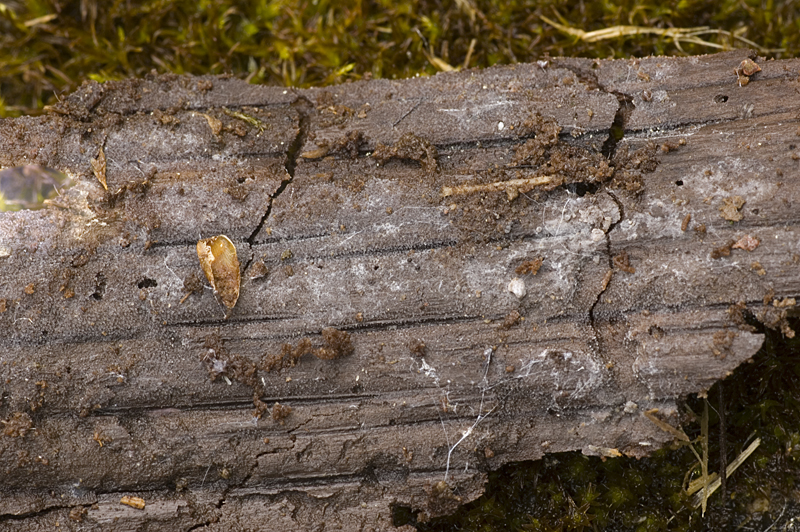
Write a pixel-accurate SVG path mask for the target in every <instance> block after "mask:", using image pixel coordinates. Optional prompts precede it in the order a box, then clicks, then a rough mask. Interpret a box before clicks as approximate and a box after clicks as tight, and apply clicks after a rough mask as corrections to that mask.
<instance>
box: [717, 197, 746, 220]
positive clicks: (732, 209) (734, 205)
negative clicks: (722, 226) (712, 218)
mask: <svg viewBox="0 0 800 532" xmlns="http://www.w3.org/2000/svg"><path fill="white" fill-rule="evenodd" d="M745 203H746V201H745V200H744V198H742V197H741V196H731V197H728V198H722V206H721V207H720V208H719V212H721V213H722V217H723V218H725V219H726V220H728V221H729V222H738V221H739V220H741V219H742V213H741V212H740V209H741V208H742V207H743V206H744V204H745Z"/></svg>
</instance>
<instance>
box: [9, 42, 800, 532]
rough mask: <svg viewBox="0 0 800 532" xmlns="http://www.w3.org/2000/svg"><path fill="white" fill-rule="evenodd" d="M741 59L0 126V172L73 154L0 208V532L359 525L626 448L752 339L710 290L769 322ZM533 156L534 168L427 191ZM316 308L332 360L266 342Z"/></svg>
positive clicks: (68, 107)
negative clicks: (37, 197) (463, 189)
mask: <svg viewBox="0 0 800 532" xmlns="http://www.w3.org/2000/svg"><path fill="white" fill-rule="evenodd" d="M745 57H755V56H754V55H751V54H750V53H749V52H747V51H737V52H731V53H725V54H719V55H712V56H704V57H691V58H648V59H640V60H632V61H592V60H588V59H587V60H584V59H555V60H552V61H551V62H550V63H549V64H547V65H515V66H510V67H500V68H492V69H488V70H485V71H470V72H464V73H454V74H440V75H438V76H435V77H432V78H426V79H412V80H405V81H386V80H376V81H371V82H366V83H355V84H351V85H343V86H338V87H331V88H324V89H313V90H303V91H301V90H284V89H279V88H272V87H260V86H251V85H247V84H244V83H243V82H241V81H238V80H235V79H222V78H184V77H174V76H165V77H158V78H153V79H144V80H136V81H126V82H119V83H109V84H106V85H98V84H94V83H92V84H87V85H85V86H84V87H83V88H81V89H80V90H79V91H78V92H77V93H76V94H73V95H71V96H70V97H68V98H66V99H65V100H64V102H62V103H61V104H60V105H59V106H58V108H57V109H56V110H55V111H54V112H52V113H51V114H50V115H49V116H46V117H39V118H20V119H15V120H5V121H0V145H1V146H2V147H3V149H2V150H0V166H2V167H9V166H16V165H23V164H33V163H36V164H43V165H47V166H50V167H54V168H58V169H61V170H63V171H65V172H67V173H69V174H70V175H72V176H73V177H75V178H76V179H77V185H75V186H74V187H73V188H72V189H70V190H69V191H68V192H67V193H66V194H65V195H64V196H62V197H60V198H58V199H57V200H55V201H54V205H53V206H51V207H50V208H48V209H47V210H44V211H38V212H33V211H25V212H20V213H5V214H0V275H1V276H2V282H0V308H2V309H3V310H2V312H0V325H1V326H2V330H3V335H2V338H0V343H1V344H2V355H0V356H1V357H2V362H1V363H0V377H1V378H2V385H1V386H2V402H0V419H2V420H3V423H4V426H3V427H2V429H3V431H4V433H3V434H0V475H1V477H0V479H1V482H0V489H1V490H2V497H0V529H2V530H22V529H24V530H37V529H42V530H44V529H47V530H50V529H52V527H53V526H54V525H55V523H56V522H57V523H59V525H60V526H61V527H67V528H72V529H79V530H94V529H107V528H113V529H114V530H143V529H145V528H146V529H147V530H188V529H197V528H201V529H204V530H231V529H237V530H262V529H264V527H265V526H267V525H269V528H270V529H276V528H279V527H283V529H285V530H322V529H323V528H324V529H325V530H329V529H339V530H386V529H390V528H392V526H393V520H392V511H393V508H394V507H395V506H407V507H411V508H412V509H414V510H419V511H420V514H419V518H425V516H433V515H439V514H442V513H447V512H451V511H453V510H454V509H455V508H456V507H457V506H458V505H459V504H462V503H464V502H467V501H469V500H472V499H474V498H475V497H477V496H479V495H480V494H481V492H482V489H483V482H484V480H485V478H486V472H487V471H489V470H491V469H494V468H497V467H499V466H501V465H502V464H504V463H507V462H510V461H519V460H531V459H538V458H540V457H541V456H543V454H544V453H547V452H560V451H567V450H575V449H580V450H582V451H583V452H584V453H587V454H603V453H606V454H609V453H610V454H613V452H614V451H613V450H618V451H619V452H621V453H626V454H629V455H634V456H642V455H645V454H647V453H649V452H651V451H653V450H654V449H657V448H658V447H660V446H661V445H663V444H664V443H665V442H666V441H667V440H668V439H669V436H668V435H667V434H665V433H662V432H660V431H659V429H657V428H656V427H655V426H654V425H653V424H652V423H651V422H650V421H648V420H647V419H646V418H645V417H644V416H643V415H642V412H643V411H646V410H648V409H651V408H658V409H659V415H661V416H662V417H663V419H665V420H666V421H668V422H673V423H674V422H677V420H676V417H675V413H676V401H678V400H679V399H680V398H681V397H683V396H685V395H687V394H690V393H696V392H701V391H703V390H706V389H708V388H709V387H710V386H711V385H712V384H713V383H714V382H715V381H716V380H717V379H719V378H721V377H723V376H725V375H726V374H727V373H728V372H730V371H731V370H732V369H733V368H734V367H736V366H737V365H739V364H740V363H742V362H743V361H745V360H747V359H748V358H749V357H750V356H752V355H753V354H754V353H755V352H756V350H757V349H758V347H759V346H760V344H761V341H762V336H761V335H759V334H754V333H752V332H750V329H748V327H747V326H746V324H744V321H743V315H744V314H747V313H751V314H752V315H754V316H755V317H756V318H758V319H760V320H761V321H763V322H764V323H766V324H768V325H769V326H771V327H781V326H783V327H784V329H785V332H787V333H789V330H788V329H786V325H785V320H783V321H782V318H783V317H785V315H786V312H791V311H792V307H791V301H785V298H788V297H796V296H798V295H800V275H798V262H800V228H798V220H799V219H800V215H799V214H798V212H800V211H798V206H797V201H798V198H800V179H798V177H800V162H799V161H798V153H800V151H799V150H798V149H797V144H799V143H800V136H798V135H800V130H799V129H798V127H799V126H800V124H799V122H800V120H798V109H800V96H799V95H798V90H799V89H800V82H798V73H799V72H800V61H798V60H788V61H763V60H760V61H758V62H759V63H760V65H761V68H762V71H761V72H760V73H758V74H756V75H755V76H754V77H753V78H752V80H751V81H750V83H749V84H748V85H746V86H744V87H740V86H738V84H737V80H736V76H735V75H734V74H733V69H734V67H736V66H737V65H738V64H739V62H740V61H741V60H742V59H744V58H745ZM226 110H227V111H226ZM233 111H240V112H243V113H245V114H246V115H248V116H250V117H255V118H257V119H258V120H259V121H260V125H258V124H256V123H255V122H253V121H247V120H242V119H240V118H237V117H236V116H234V115H233ZM539 114H540V115H541V116H542V117H544V119H542V118H540V117H539V116H538V115H539ZM551 120H552V121H555V123H557V124H558V126H560V131H561V134H560V136H558V137H554V136H552V133H553V129H552V128H553V123H552V122H551ZM614 125H615V127H616V128H619V130H620V132H624V136H623V137H622V138H621V139H618V140H617V141H616V142H615V139H614V138H611V139H610V138H609V134H610V132H611V131H612V129H613V128H612V126H614ZM548 132H549V133H550V137H549V138H550V140H549V141H547V138H548ZM409 133H410V134H412V135H413V136H407V134H409ZM404 135H406V136H405V137H404ZM534 137H536V138H537V139H538V141H534V144H535V143H536V142H538V143H539V144H538V145H533V146H532V145H531V144H530V143H529V144H527V145H526V144H525V143H526V141H528V140H529V139H532V138H534ZM683 141H685V143H684V142H683ZM548 142H549V143H548ZM404 143H405V144H407V145H408V149H407V150H406V152H404V153H399V154H398V155H402V156H404V157H394V158H389V157H384V156H382V155H386V154H387V150H388V149H390V147H392V146H394V147H397V146H398V145H403V144H404ZM648 143H655V144H654V145H651V146H650V147H648ZM380 145H383V146H382V147H381V146H380ZM653 146H654V148H653ZM101 147H102V150H103V153H104V156H105V158H106V171H105V176H106V179H107V185H108V192H106V191H105V190H104V189H103V187H102V186H101V184H100V183H99V181H98V180H97V179H96V177H95V175H94V174H93V171H92V164H91V159H93V158H95V159H96V158H98V156H99V153H100V150H101ZM387 147H389V148H387ZM537 148H539V149H541V153H540V155H541V157H540V158H539V159H537V158H536V157H537V155H536V153H535V151H536V149H537ZM639 148H643V149H642V150H641V151H639V152H636V154H635V156H632V157H631V156H628V157H626V156H624V154H625V153H626V151H625V150H628V152H630V153H633V152H634V151H635V150H637V149H639ZM434 149H435V153H434ZM526 150H527V151H526ZM401 151H402V150H401ZM524 153H527V154H528V155H527V156H523V154H524ZM603 153H604V154H605V156H604V155H603ZM606 156H607V157H609V158H610V159H611V161H612V162H613V163H614V164H615V165H616V168H615V172H614V177H613V179H610V180H609V179H607V178H608V177H609V176H610V171H607V170H606V169H605V165H606V163H607V162H608V159H606ZM543 161H544V164H542V165H540V164H539V163H542V162H543ZM604 172H605V173H604ZM541 175H556V176H557V177H558V178H559V179H562V180H563V182H564V183H563V184H561V185H559V186H553V187H550V188H551V190H539V189H537V188H530V187H524V186H516V187H513V188H512V187H507V189H508V190H495V191H485V192H479V193H469V194H453V195H450V196H448V197H443V190H445V188H444V187H450V188H453V187H458V186H461V185H473V184H486V183H493V182H498V181H508V180H511V179H527V178H532V177H535V176H541ZM593 180H594V181H595V182H591V181H593ZM637 183H639V184H641V189H640V190H634V189H636V188H637V186H638V185H637ZM540 188H541V187H540ZM735 196H740V197H741V198H742V199H743V200H745V202H746V203H744V205H743V206H742V207H741V208H739V209H737V208H736V207H735V206H734V207H732V209H733V211H731V210H730V208H729V210H728V212H727V214H726V216H727V217H728V218H732V217H734V218H735V217H736V216H737V213H738V214H741V216H742V219H741V220H740V221H736V222H733V221H730V220H728V219H726V218H725V217H724V216H723V212H722V211H721V210H720V207H721V206H722V205H723V202H724V201H725V200H726V199H727V200H728V201H729V202H735V200H734V199H732V198H734V197H735ZM688 215H691V220H690V221H689V222H688V223H684V220H685V219H686V217H687V216H688ZM682 225H683V227H682ZM701 226H702V227H704V231H703V230H702V227H701ZM683 229H685V230H683ZM217 234H225V235H227V236H228V237H229V238H230V239H231V240H232V241H233V242H234V243H235V244H236V246H237V249H238V254H239V259H240V260H241V262H242V270H243V271H242V285H241V294H240V297H239V301H238V303H237V305H236V307H235V308H234V309H233V311H232V312H230V316H229V317H228V318H227V319H225V313H224V312H223V310H222V307H221V306H220V305H219V304H218V302H217V301H216V300H215V297H214V295H213V293H212V291H211V290H210V288H208V287H207V286H206V287H205V288H203V289H199V290H197V289H196V288H197V286H198V283H197V282H196V280H197V279H201V278H202V271H201V269H200V265H199V263H198V259H197V254H196V251H195V243H196V242H197V240H198V239H200V238H206V237H209V236H213V235H217ZM746 235H750V236H751V237H754V238H757V239H758V241H759V243H760V244H759V245H758V246H757V247H756V248H755V249H753V250H752V251H748V250H747V249H741V248H737V247H734V248H733V249H731V246H730V244H731V242H738V241H740V240H741V239H742V237H744V236H746ZM745 243H746V242H745ZM742 247H748V246H746V245H743V246H742ZM750 247H752V246H750ZM715 250H716V252H715ZM626 254H627V262H626V259H625V256H626ZM714 257H718V258H714ZM537 258H542V259H543V261H542V263H541V268H540V269H539V270H538V273H536V274H535V275H534V273H533V272H532V271H526V268H525V264H524V263H526V261H535V260H536V259H537ZM264 266H265V267H266V270H268V273H267V274H266V275H261V274H263V273H264V270H265V268H264ZM530 266H531V265H528V268H527V269H528V270H530V269H531V267H530ZM518 268H521V269H519V271H517V270H518ZM609 272H611V273H609ZM515 278H516V279H519V280H520V281H521V282H522V283H523V284H522V285H521V286H524V288H525V295H524V296H522V297H518V296H517V295H515V294H514V293H512V292H511V291H510V290H509V283H510V282H511V281H512V280H513V279H515ZM193 279H194V280H195V281H194V282H193ZM202 284H206V283H205V279H202ZM521 286H520V285H519V283H518V284H517V290H518V291H519V289H520V287H521ZM192 288H195V289H196V290H195V291H193V292H192V291H190V290H191V289H192ZM187 295H188V297H187ZM519 295H522V294H521V293H520V294H519ZM782 302H783V304H784V305H789V306H786V307H781V306H780V305H781V304H782ZM773 303H777V304H778V305H779V306H777V307H776V306H775V304H773ZM737 305H738V306H737ZM328 327H332V328H335V329H338V330H341V331H347V332H348V333H349V334H350V335H351V339H352V346H353V352H352V353H351V354H349V355H347V356H342V357H340V358H336V359H333V360H322V359H318V358H316V357H314V356H313V355H312V354H306V355H305V356H303V357H302V358H300V359H299V360H298V361H297V363H296V365H294V366H293V367H290V365H289V364H284V366H285V367H282V368H281V367H276V363H275V361H276V356H275V355H278V354H280V353H281V349H282V346H283V345H284V344H290V345H291V346H292V347H297V346H298V345H300V346H302V345H304V344H302V339H303V338H308V339H310V341H311V345H312V347H313V348H318V347H320V346H322V345H323V343H324V341H323V339H322V336H321V332H322V330H323V329H325V328H328ZM341 347H342V346H334V348H341ZM339 350H340V351H341V350H345V351H346V349H339ZM270 369H271V371H268V370H270ZM212 377H216V378H212ZM254 395H255V396H257V398H258V399H259V401H261V402H262V403H263V404H262V403H259V402H258V401H256V402H255V403H254ZM276 402H278V403H280V404H281V405H285V406H288V407H290V408H291V412H290V413H289V414H288V415H286V416H285V417H281V416H280V415H276V416H275V417H276V418H277V419H273V417H272V416H271V415H270V413H271V412H272V410H271V409H272V407H273V404H274V403H276ZM254 404H255V405H256V406H260V407H261V408H260V412H261V413H263V415H261V416H260V417H256V416H255V415H254V414H255V410H256V408H255V406H254ZM265 405H266V406H267V407H269V408H270V410H266V409H265V408H264V406H265ZM277 413H278V412H276V414H277ZM445 480H446V483H443V482H442V481H445ZM123 495H132V496H139V497H142V498H143V499H144V500H145V501H146V506H145V508H144V510H139V509H135V508H131V507H128V506H124V505H120V503H119V501H120V498H121V497H122V496H123Z"/></svg>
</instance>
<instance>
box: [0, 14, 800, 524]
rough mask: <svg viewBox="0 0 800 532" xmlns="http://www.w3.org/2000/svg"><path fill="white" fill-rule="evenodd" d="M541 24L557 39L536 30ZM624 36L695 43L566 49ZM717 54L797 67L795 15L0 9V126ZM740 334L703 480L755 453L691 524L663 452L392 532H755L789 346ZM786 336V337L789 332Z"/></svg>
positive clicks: (784, 492)
mask: <svg viewBox="0 0 800 532" xmlns="http://www.w3.org/2000/svg"><path fill="white" fill-rule="evenodd" d="M542 16H544V17H547V19H549V20H552V21H554V22H555V23H557V24H560V25H562V26H563V27H562V28H561V29H557V28H555V27H553V26H552V25H550V24H548V23H545V22H544V21H543V19H542V18H541V17H542ZM623 25H624V26H639V27H642V28H647V29H650V30H653V29H655V30H659V29H661V30H664V29H668V28H673V29H681V30H689V29H692V28H694V30H692V31H682V32H678V33H677V35H679V37H678V38H674V37H671V36H668V35H663V34H661V35H659V34H657V33H656V34H653V33H650V34H644V33H643V34H640V35H625V34H624V32H623V31H620V30H619V29H617V30H618V31H611V32H610V33H611V36H610V37H609V38H606V39H602V40H598V41H591V40H590V39H586V38H584V39H581V38H580V36H579V31H584V32H592V31H597V30H602V29H606V28H614V27H616V26H623ZM564 27H566V28H572V29H574V30H579V31H572V32H571V33H570V32H569V31H567V30H566V29H565V28H564ZM698 28H699V29H698ZM673 35H676V33H675V32H674V31H673ZM734 47H751V48H756V49H757V50H759V53H760V54H761V55H764V56H767V57H775V58H778V59H780V58H786V57H797V56H798V52H800V5H798V2H797V1H788V0H760V1H759V0H710V1H709V0H657V1H655V0H643V1H639V0H598V1H581V0H570V1H558V0H528V1H525V0H510V1H507V2H489V1H484V0H441V1H425V0H411V1H408V0H406V1H397V2H395V1H389V0H376V1H371V2H370V1H366V0H364V1H358V0H343V1H328V0H316V1H308V2H302V1H297V0H285V1H274V2H270V1H263V0H262V1H258V0H253V1H243V0H242V1H224V0H223V1H212V0H191V1H186V0H151V1H136V0H129V1H122V0H113V1H106V2H98V1H96V0H63V1H59V0H25V1H17V2H0V117H9V116H19V115H24V114H38V113H41V112H42V109H43V107H44V106H45V105H47V104H51V103H53V102H54V101H55V100H56V99H57V98H59V95H60V94H63V93H66V92H69V91H72V90H74V89H75V88H76V87H77V86H79V85H80V84H81V83H82V82H83V81H84V80H87V79H94V80H97V81H106V80H112V79H123V78H127V77H135V76H142V75H144V74H146V73H148V72H150V71H152V70H155V71H158V72H161V73H163V72H174V73H179V74H182V73H192V74H208V73H211V74H221V73H227V72H232V73H233V74H234V75H236V76H240V77H242V78H245V79H247V80H248V81H249V82H251V83H264V84H272V85H284V86H297V87H308V86H313V85H329V84H334V83H343V82H347V81H352V80H358V79H368V78H370V77H372V78H377V77H388V78H403V77H410V76H415V75H432V74H434V73H436V72H437V71H441V70H449V69H459V68H475V67H481V68H482V67H487V66H490V65H495V64H508V63H514V62H530V61H535V60H538V59H542V58H545V57H548V56H553V57H555V56H583V57H599V58H627V57H633V56H639V57H641V56H647V55H693V54H703V53H713V52H715V51H718V50H721V49H730V48H734ZM732 75H733V74H732ZM753 323H754V325H756V326H757V327H758V328H759V329H760V330H761V331H762V332H766V334H767V341H766V342H765V345H764V348H762V350H761V351H760V352H759V354H758V355H757V356H756V357H755V358H754V360H753V362H752V363H751V364H748V365H745V366H744V367H742V368H739V369H738V370H737V371H736V373H735V374H734V375H733V376H731V377H729V378H728V379H726V380H725V382H724V387H725V390H724V393H722V392H721V390H720V386H719V385H717V386H715V387H714V388H713V389H712V390H711V391H710V392H709V405H710V410H709V411H710V413H711V415H710V421H709V425H710V426H709V437H708V439H707V441H708V443H709V447H710V457H711V459H710V461H709V467H710V468H711V469H712V470H716V468H717V466H716V465H715V464H718V463H719V453H720V442H722V441H724V442H726V443H725V448H726V456H727V461H728V462H730V461H731V460H733V458H735V457H736V455H737V454H738V453H739V452H741V450H742V449H743V448H744V447H745V446H746V445H747V444H748V443H749V442H751V441H752V440H753V438H754V437H756V436H758V437H761V438H762V441H763V443H762V445H761V447H759V449H758V450H757V451H756V452H755V453H754V455H753V456H751V457H750V458H749V459H748V460H747V461H746V463H745V465H743V466H742V467H741V468H740V469H739V470H738V471H737V472H736V473H735V474H734V475H733V476H732V477H731V478H730V479H729V480H728V482H727V485H726V487H725V492H724V493H717V494H715V495H713V496H712V497H711V499H710V500H709V509H708V512H707V513H706V515H705V516H704V517H703V516H701V514H700V510H697V509H694V508H693V507H691V505H689V504H688V497H687V496H686V495H685V492H684V487H685V485H686V480H687V479H688V478H689V477H691V478H696V477H697V476H698V475H699V466H698V464H697V461H696V459H695V457H694V455H693V454H692V453H691V452H690V451H689V450H688V448H687V447H686V446H682V447H678V446H676V448H675V449H672V450H669V449H668V450H663V451H660V452H658V453H657V454H656V455H655V456H654V457H652V458H650V459H645V460H640V461H635V460H632V459H627V458H619V459H608V460H605V461H601V460H600V459H597V458H589V457H585V456H582V455H580V454H579V453H568V454H563V455H554V456H550V457H548V458H546V459H544V460H541V461H538V462H534V463H523V464H512V465H510V466H507V467H505V468H503V469H502V470H500V471H497V472H494V473H492V474H491V476H490V483H489V485H488V487H487V494H486V495H485V496H484V497H482V498H481V499H479V500H477V501H475V502H474V503H471V504H469V505H467V506H465V507H463V508H462V510H461V511H460V512H459V513H458V514H457V515H455V516H452V517H449V518H447V519H440V520H435V521H433V522H426V523H417V519H418V518H419V517H420V516H419V515H417V514H415V513H414V512H413V511H411V510H410V509H404V508H397V509H395V512H394V519H395V523H396V524H398V525H399V524H404V523H409V524H416V525H417V526H418V528H419V529H420V530H428V531H434V530H438V531H451V530H470V531H487V532H488V531H506V530H508V531H511V530H542V531H544V530H636V531H651V530H705V529H735V528H736V527H737V526H742V525H744V529H758V528H766V527H768V526H769V524H770V523H772V522H774V521H775V520H780V519H781V518H782V516H784V515H785V513H786V512H785V509H786V508H787V507H789V508H790V509H791V508H795V511H796V508H797V506H796V504H797V503H796V500H797V499H798V497H797V495H796V493H795V484H796V482H797V480H798V478H800V467H799V466H798V456H800V402H798V401H800V386H799V385H800V359H799V358H798V357H800V341H799V340H798V339H788V338H785V337H783V336H782V335H781V334H780V333H779V332H774V331H769V330H765V329H764V327H763V326H761V325H760V324H758V323H756V322H753ZM791 323H792V325H793V326H794V328H795V330H797V329H798V325H800V321H798V320H797V319H793V320H791ZM704 406H705V405H704V403H703V400H702V399H698V398H690V399H689V400H688V401H687V405H686V407H687V408H686V411H687V412H689V411H690V409H691V410H693V411H694V412H698V413H700V412H702V411H703V408H704ZM721 411H722V412H724V414H725V417H726V421H725V422H724V423H721V422H720V416H719V412H721ZM685 421H686V423H685V425H684V429H685V430H686V431H687V433H689V435H690V436H691V437H692V438H695V437H698V436H700V435H701V434H700V423H699V422H698V421H697V419H692V417H691V415H689V414H687V417H686V420H685ZM720 433H721V434H722V436H723V438H722V439H721V438H720ZM698 448H699V446H698ZM782 509H783V511H782ZM790 512H791V510H790ZM780 527H781V525H780V524H779V526H778V527H776V528H778V529H780Z"/></svg>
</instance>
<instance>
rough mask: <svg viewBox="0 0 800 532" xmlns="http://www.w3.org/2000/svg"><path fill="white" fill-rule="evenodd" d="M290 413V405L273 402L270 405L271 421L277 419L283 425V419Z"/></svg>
mask: <svg viewBox="0 0 800 532" xmlns="http://www.w3.org/2000/svg"><path fill="white" fill-rule="evenodd" d="M291 413H292V407H291V406H286V405H282V404H280V403H275V404H274V405H272V421H277V422H278V423H280V424H281V425H283V423H284V420H285V419H286V418H287V417H289V414H291Z"/></svg>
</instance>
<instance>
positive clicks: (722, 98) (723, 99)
mask: <svg viewBox="0 0 800 532" xmlns="http://www.w3.org/2000/svg"><path fill="white" fill-rule="evenodd" d="M727 101H728V97H727V96H725V95H724V94H717V95H716V96H714V103H725V102H727Z"/></svg>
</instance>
